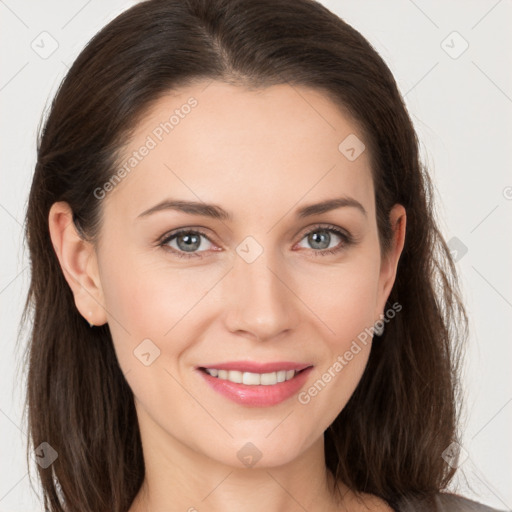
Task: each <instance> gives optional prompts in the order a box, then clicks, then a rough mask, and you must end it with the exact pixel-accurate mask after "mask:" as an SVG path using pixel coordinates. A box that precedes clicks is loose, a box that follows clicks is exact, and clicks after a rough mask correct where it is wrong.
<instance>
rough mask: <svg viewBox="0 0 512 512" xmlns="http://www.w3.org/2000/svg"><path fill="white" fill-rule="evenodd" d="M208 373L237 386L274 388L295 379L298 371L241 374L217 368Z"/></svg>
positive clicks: (209, 370) (209, 369)
mask: <svg viewBox="0 0 512 512" xmlns="http://www.w3.org/2000/svg"><path fill="white" fill-rule="evenodd" d="M204 371H205V372H206V373H208V374H209V375H211V376H212V377H216V378H217V379H221V380H228V381H229V382H234V383H235V384H245V385H246V386H260V385H261V386H274V385H275V384H278V383H280V382H285V381H287V380H291V379H293V378H294V377H295V375H296V374H297V373H299V372H298V371H297V370H279V371H277V372H270V373H252V372H241V371H238V370H229V371H228V370H218V369H216V368H205V370H204Z"/></svg>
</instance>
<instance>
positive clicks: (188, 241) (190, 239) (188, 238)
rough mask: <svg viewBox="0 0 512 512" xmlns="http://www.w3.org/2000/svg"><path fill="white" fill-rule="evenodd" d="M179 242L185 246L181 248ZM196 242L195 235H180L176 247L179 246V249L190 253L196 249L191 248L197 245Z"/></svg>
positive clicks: (196, 237)
mask: <svg viewBox="0 0 512 512" xmlns="http://www.w3.org/2000/svg"><path fill="white" fill-rule="evenodd" d="M194 239H195V240H194ZM180 240H183V241H184V242H185V245H183V246H182V244H180ZM198 240H199V237H198V236H197V235H190V234H189V235H182V236H180V237H178V245H179V246H180V249H183V250H185V251H188V252H191V251H193V250H194V249H197V248H198V247H194V246H193V244H196V245H197V244H198Z"/></svg>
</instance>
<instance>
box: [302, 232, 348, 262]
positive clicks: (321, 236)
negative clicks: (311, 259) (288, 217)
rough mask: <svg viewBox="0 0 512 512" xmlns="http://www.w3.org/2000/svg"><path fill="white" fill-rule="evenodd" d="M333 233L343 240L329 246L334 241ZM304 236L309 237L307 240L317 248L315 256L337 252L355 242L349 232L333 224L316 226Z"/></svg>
mask: <svg viewBox="0 0 512 512" xmlns="http://www.w3.org/2000/svg"><path fill="white" fill-rule="evenodd" d="M333 234H334V235H335V238H339V239H341V242H338V244H336V245H335V246H334V247H329V246H330V245H331V242H332V235H333ZM304 238H307V242H308V243H309V244H310V245H311V246H312V247H313V249H315V250H314V251H313V253H314V255H315V256H328V255H332V254H336V253H338V252H340V251H342V250H343V249H345V248H346V247H348V246H350V245H353V244H354V242H355V241H354V239H353V237H352V236H351V235H350V234H349V233H348V232H344V231H342V230H341V229H340V228H338V227H336V226H331V225H327V226H324V225H320V226H315V227H314V228H313V229H311V230H310V231H308V232H306V233H305V234H304V235H303V237H302V239H304ZM316 249H318V250H316Z"/></svg>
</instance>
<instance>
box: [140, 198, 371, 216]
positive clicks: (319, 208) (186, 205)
mask: <svg viewBox="0 0 512 512" xmlns="http://www.w3.org/2000/svg"><path fill="white" fill-rule="evenodd" d="M345 207H353V208H356V209H357V210H359V211H360V212H361V213H362V214H363V215H364V216H365V217H367V216H368V214H367V212H366V210H365V208H364V206H363V205H362V204H361V203H360V202H359V201H357V200H356V199H354V198H352V197H338V198H334V199H327V200H326V201H322V202H320V203H315V204H310V205H307V206H302V207H301V208H299V209H298V210H297V211H296V212H295V216H296V218H298V219H303V218H305V217H311V216H313V215H318V214H321V213H326V212H329V211H331V210H336V209H338V208H345ZM162 210H175V211H178V212H182V213H188V214H190V215H200V216H203V217H210V218H212V219H217V220H222V221H224V220H225V221H232V220H233V215H232V214H231V213H230V212H227V211H226V210H224V209H223V208H222V207H220V206H218V205H216V204H208V203H203V202H198V201H183V200H176V199H165V200H163V201H161V202H160V203H158V204H156V205H155V206H153V207H151V208H149V209H148V210H145V211H143V212H142V213H140V214H139V215H138V218H144V217H147V216H149V215H151V214H153V213H156V212H160V211H162Z"/></svg>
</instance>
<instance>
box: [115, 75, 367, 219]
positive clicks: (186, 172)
mask: <svg viewBox="0 0 512 512" xmlns="http://www.w3.org/2000/svg"><path fill="white" fill-rule="evenodd" d="M354 136H355V137H357V138H358V139H360V140H362V135H361V134H360V132H359V130H358V127H357V126H356V124H355V123H353V122H352V121H351V120H350V119H349V118H348V117H347V116H346V115H345V114H344V113H343V112H342V111H341V110H340V109H339V108H338V107H337V106H336V105H335V104H334V103H332V102H331V101H330V100H329V99H328V98H327V97H326V96H324V95H323V94H322V93H321V92H319V91H316V90H313V89H309V88H305V87H298V86H291V85H288V84H282V85H275V86H271V87H267V88H264V89H258V90H248V89H246V88H243V87H238V86H233V85H229V84H225V83H220V82H215V81H214V82H210V83H208V82H204V83H200V84H196V85H193V86H189V87H186V88H183V89H180V90H178V91H173V92H170V93H169V94H168V95H166V96H164V97H162V98H160V99H159V100H158V101H157V102H155V103H154V104H153V105H152V107H151V109H150V110H149V111H148V112H147V113H146V115H145V116H144V119H143V121H141V122H140V123H139V126H137V127H136V129H135V131H134V136H133V137H132V139H131V140H130V141H129V143H128V144H127V146H126V147H125V148H124V150H123V153H122V155H121V158H120V162H119V166H123V167H124V169H125V172H124V173H123V176H124V177H123V178H122V179H121V180H120V182H119V184H117V185H116V186H115V187H114V189H113V191H112V192H109V194H108V195H107V204H110V205H112V206H115V208H116V210H117V211H119V212H120V213H122V214H123V215H124V216H125V217H126V218H127V219H130V220H134V218H135V217H136V216H137V215H138V213H140V212H141V211H142V210H144V209H146V208H149V207H150V206H152V205H153V203H156V202H158V201H161V200H162V199H165V198H166V197H173V198H180V199H184V200H194V201H204V202H214V203H217V204H221V205H224V206H225V207H226V209H228V210H229V211H230V212H231V211H232V212H233V213H234V215H235V216H237V215H238V216H239V217H240V218H241V220H242V221H245V220H247V218H248V216H252V215H260V214H261V213H262V212H261V208H262V206H263V207H265V206H267V207H268V210H269V211H270V210H272V211H273V212H274V213H275V214H279V212H281V214H282V213H283V212H284V211H286V210H288V209H290V208H292V207H293V206H294V205H297V204H299V203H301V202H303V203H311V202H314V201H316V200H323V199H329V198H331V197H339V196H341V195H348V196H351V197H355V198H357V200H358V201H360V202H361V203H363V204H364V205H365V208H366V209H367V211H368V212H369V214H372V213H373V184H372V179H371V172H370V164H369V155H368V154H367V153H368V152H367V151H363V153H362V154H361V155H360V156H359V157H358V158H357V159H355V160H352V161H351V160H349V159H348V158H347V157H346V155H345V154H344V153H343V152H342V151H340V143H342V142H343V141H344V140H346V139H347V137H354ZM349 140H352V139H349ZM356 140H357V139H356ZM119 168H120V167H118V169H119ZM276 207H279V209H276Z"/></svg>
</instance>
